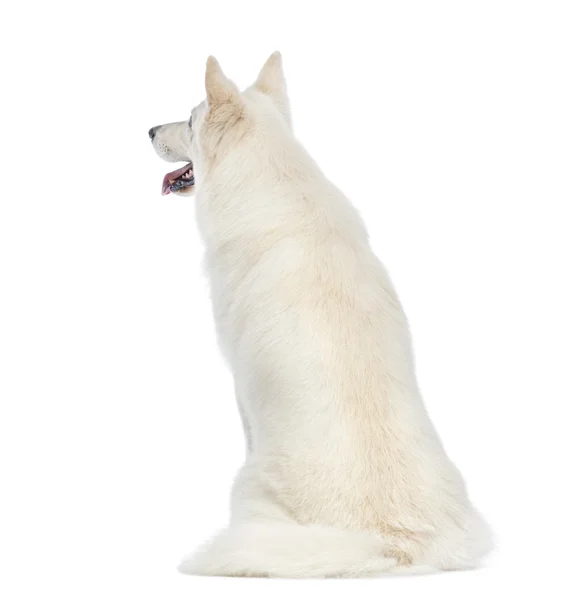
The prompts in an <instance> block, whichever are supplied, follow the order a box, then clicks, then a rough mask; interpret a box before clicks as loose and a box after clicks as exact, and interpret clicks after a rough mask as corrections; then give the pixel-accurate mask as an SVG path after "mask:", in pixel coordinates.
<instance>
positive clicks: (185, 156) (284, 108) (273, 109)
mask: <svg viewBox="0 0 587 600" xmlns="http://www.w3.org/2000/svg"><path fill="white" fill-rule="evenodd" d="M205 84H206V100H204V101H203V102H201V103H200V104H199V105H198V106H196V108H194V109H193V110H192V112H191V116H190V118H189V120H187V121H178V122H176V123H167V124H166V125H158V126H156V127H152V128H151V129H150V130H149V137H150V138H151V142H152V144H153V147H154V148H155V152H157V154H158V155H159V156H160V157H161V158H162V159H163V160H166V161H168V162H180V161H184V162H186V163H187V164H185V165H184V166H183V167H180V168H179V169H177V170H175V171H171V172H170V173H167V175H165V177H164V178H163V187H162V190H161V193H162V194H163V195H166V194H169V193H171V192H173V193H176V194H179V195H191V194H194V189H195V179H196V176H197V174H201V173H203V172H205V169H206V168H209V166H210V165H211V164H212V163H213V162H214V161H217V160H218V159H219V158H221V157H222V155H223V153H225V152H226V151H227V149H228V148H229V147H232V148H234V145H235V144H236V143H238V140H240V139H242V138H243V137H244V136H246V133H247V131H252V130H255V129H257V130H259V128H261V129H262V128H263V127H264V126H267V125H268V124H269V125H271V124H273V125H277V126H283V125H284V124H285V125H286V126H287V127H289V126H290V116H289V103H288V99H287V91H286V86H285V79H284V76H283V69H282V64H281V55H280V54H279V52H275V53H273V54H272V55H271V56H270V57H269V59H268V60H267V62H266V63H265V64H264V65H263V68H262V69H261V72H260V73H259V76H258V77H257V80H256V81H255V83H254V84H253V85H252V86H250V87H249V88H248V89H247V90H245V91H244V92H242V93H241V92H239V90H238V88H237V87H236V85H235V84H234V83H233V82H232V81H230V80H229V79H228V78H227V77H226V76H225V75H224V73H223V72H222V69H221V68H220V65H219V64H218V61H217V60H216V59H215V58H214V57H212V56H210V57H209V58H208V62H207V63H206V79H205Z"/></svg>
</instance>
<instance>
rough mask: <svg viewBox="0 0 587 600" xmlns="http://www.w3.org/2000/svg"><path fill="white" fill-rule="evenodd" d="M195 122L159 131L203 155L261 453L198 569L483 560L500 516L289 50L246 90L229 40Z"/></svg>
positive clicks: (191, 162) (244, 389)
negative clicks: (310, 137)
mask: <svg viewBox="0 0 587 600" xmlns="http://www.w3.org/2000/svg"><path fill="white" fill-rule="evenodd" d="M205 87H206V99H205V101H204V102H202V103H201V104H199V105H198V106H197V107H196V108H195V109H193V110H192V112H191V116H190V118H189V120H187V121H181V122H177V123H169V124H167V125H161V126H158V127H154V128H152V129H151V130H150V131H149V136H150V138H151V141H152V144H153V147H154V149H155V151H156V152H157V154H158V155H159V156H160V157H161V158H163V159H164V160H166V161H170V162H177V161H186V162H187V164H186V165H185V166H183V167H181V168H179V169H177V170H175V171H172V172H171V173H168V174H167V175H166V176H165V178H164V180H163V188H162V193H163V194H169V193H175V194H179V195H195V196H196V206H197V223H198V227H199V230H200V233H201V236H202V238H203V240H204V242H205V247H206V259H205V265H206V271H207V274H208V276H209V279H210V285H211V291H212V305H213V311H214V317H215V323H216V328H217V333H218V339H219V344H220V347H221V350H222V352H223V354H224V356H225V358H226V360H227V362H228V364H229V366H230V368H231V370H232V373H233V375H234V384H235V390H236V398H237V404H238V407H239V410H240V413H241V417H242V421H243V428H244V433H245V438H246V445H247V455H246V460H245V463H244V465H243V466H242V468H241V469H240V472H239V473H238V475H237V476H236V478H235V481H234V485H233V490H232V498H231V517H230V522H229V525H228V526H227V528H226V529H225V530H224V531H222V532H220V533H219V534H218V535H217V536H216V537H215V538H213V539H212V540H211V541H209V542H208V543H207V544H204V545H203V546H202V547H201V548H200V549H199V550H197V551H196V552H195V553H194V554H192V555H190V556H188V557H187V558H185V559H184V561H183V562H182V563H181V565H180V567H179V568H180V571H182V572H184V573H190V574H198V575H221V576H253V577H254V576H263V577H287V578H292V577H299V578H305V577H359V576H374V575H380V574H388V573H389V574H392V573H399V572H406V571H407V572H430V571H440V570H458V569H470V568H474V567H476V566H478V565H479V564H480V563H481V561H482V559H483V558H484V557H485V556H486V555H487V554H488V552H489V551H490V550H491V548H492V536H491V532H490V529H489V527H488V525H487V524H486V522H485V521H484V519H483V518H482V517H481V516H480V514H479V513H478V512H477V511H476V509H475V508H474V507H473V506H472V504H471V502H470V501H469V499H468V496H467V492H466V488H465V484H464V481H463V478H462V477H461V474H460V473H459V471H458V470H457V469H456V467H455V466H454V465H453V464H452V462H451V461H450V460H449V458H448V457H447V455H446V453H445V451H444V449H443V447H442V444H441V442H440V440H439V437H438V435H437V433H436V431H435V429H434V427H433V425H432V423H431V421H430V419H429V418H428V415H427V413H426V410H425V407H424V404H423V402H422V398H421V396H420V393H419V390H418V385H417V382H416V378H415V374H414V363H413V358H412V347H411V340H410V334H409V330H408V325H407V321H406V317H405V314H404V311H403V309H402V307H401V305H400V303H399V301H398V298H397V295H396V293H395V290H394V288H393V286H392V284H391V282H390V280H389V278H388V275H387V273H386V270H385V268H384V266H383V265H382V263H381V262H380V261H379V260H378V258H377V257H376V256H375V255H374V253H373V251H372V250H371V248H370V246H369V241H368V236H367V232H366V229H365V226H364V225H363V223H362V221H361V219H360V217H359V215H358V213H357V211H356V210H355V208H354V207H353V206H352V205H351V204H350V202H349V201H348V200H347V199H346V198H345V196H344V195H343V194H342V193H341V192H340V191H339V190H338V189H337V188H336V186H335V185H334V184H333V183H331V182H330V181H329V180H328V179H327V178H326V177H325V176H324V174H323V173H322V172H321V171H320V169H319V168H318V166H317V165H316V163H315V162H314V161H313V160H312V158H311V157H310V156H309V155H308V153H307V152H306V150H305V149H304V148H303V147H302V145H301V144H300V143H299V142H298V140H297V139H296V137H295V136H294V134H293V132H292V128H291V116H290V107H289V102H288V95H287V89H286V83H285V78H284V73H283V68H282V60H281V56H280V54H279V53H277V52H276V53H274V54H272V55H271V56H270V57H269V59H268V60H267V62H266V63H265V65H264V66H263V68H262V69H261V71H260V73H259V76H258V78H257V80H256V81H255V83H254V84H253V85H252V86H250V87H249V88H248V89H246V90H245V91H243V92H241V91H239V89H238V88H237V87H236V85H235V84H234V83H233V82H232V81H231V80H229V79H228V78H227V77H226V76H225V75H224V73H223V71H222V69H221V68H220V66H219V64H218V61H217V60H216V59H215V58H214V57H209V58H208V61H207V64H206V75H205Z"/></svg>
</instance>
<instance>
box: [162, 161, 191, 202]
mask: <svg viewBox="0 0 587 600" xmlns="http://www.w3.org/2000/svg"><path fill="white" fill-rule="evenodd" d="M193 185H194V166H193V165H192V163H191V162H189V163H188V164H187V165H184V166H183V167H181V169H177V170H176V171H171V173H167V175H165V177H164V178H163V186H162V187H161V195H162V196H167V194H170V193H171V192H179V191H180V190H183V189H185V188H190V187H192V186H193Z"/></svg>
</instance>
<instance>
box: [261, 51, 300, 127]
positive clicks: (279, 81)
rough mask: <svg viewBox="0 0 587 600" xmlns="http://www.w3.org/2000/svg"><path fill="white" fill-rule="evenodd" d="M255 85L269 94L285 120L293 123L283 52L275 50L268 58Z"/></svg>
mask: <svg viewBox="0 0 587 600" xmlns="http://www.w3.org/2000/svg"><path fill="white" fill-rule="evenodd" d="M255 87H256V88H257V89H258V90H259V91H260V92H262V93H263V94H267V95H268V96H270V97H271V98H272V100H273V102H275V105H276V106H277V108H278V109H279V110H280V112H281V114H282V115H283V116H284V118H285V120H286V121H287V122H288V124H290V125H291V115H290V111H289V99H288V97H287V86H286V84H285V76H284V74H283V65H282V61H281V54H280V53H279V52H274V53H273V54H272V55H271V56H270V57H269V58H268V59H267V62H266V63H265V64H264V65H263V68H262V69H261V72H260V73H259V76H258V77H257V81H256V82H255Z"/></svg>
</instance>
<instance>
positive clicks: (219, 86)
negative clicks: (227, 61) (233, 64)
mask: <svg viewBox="0 0 587 600" xmlns="http://www.w3.org/2000/svg"><path fill="white" fill-rule="evenodd" d="M206 98H207V99H208V106H210V107H212V106H217V105H219V104H227V103H230V102H233V103H234V102H238V101H239V98H240V95H239V91H238V88H237V87H236V85H235V84H234V83H233V82H232V81H230V79H228V77H226V75H225V74H224V73H223V71H222V69H221V68H220V65H219V64H218V61H217V60H216V59H215V58H214V57H213V56H209V57H208V61H207V62H206Z"/></svg>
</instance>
